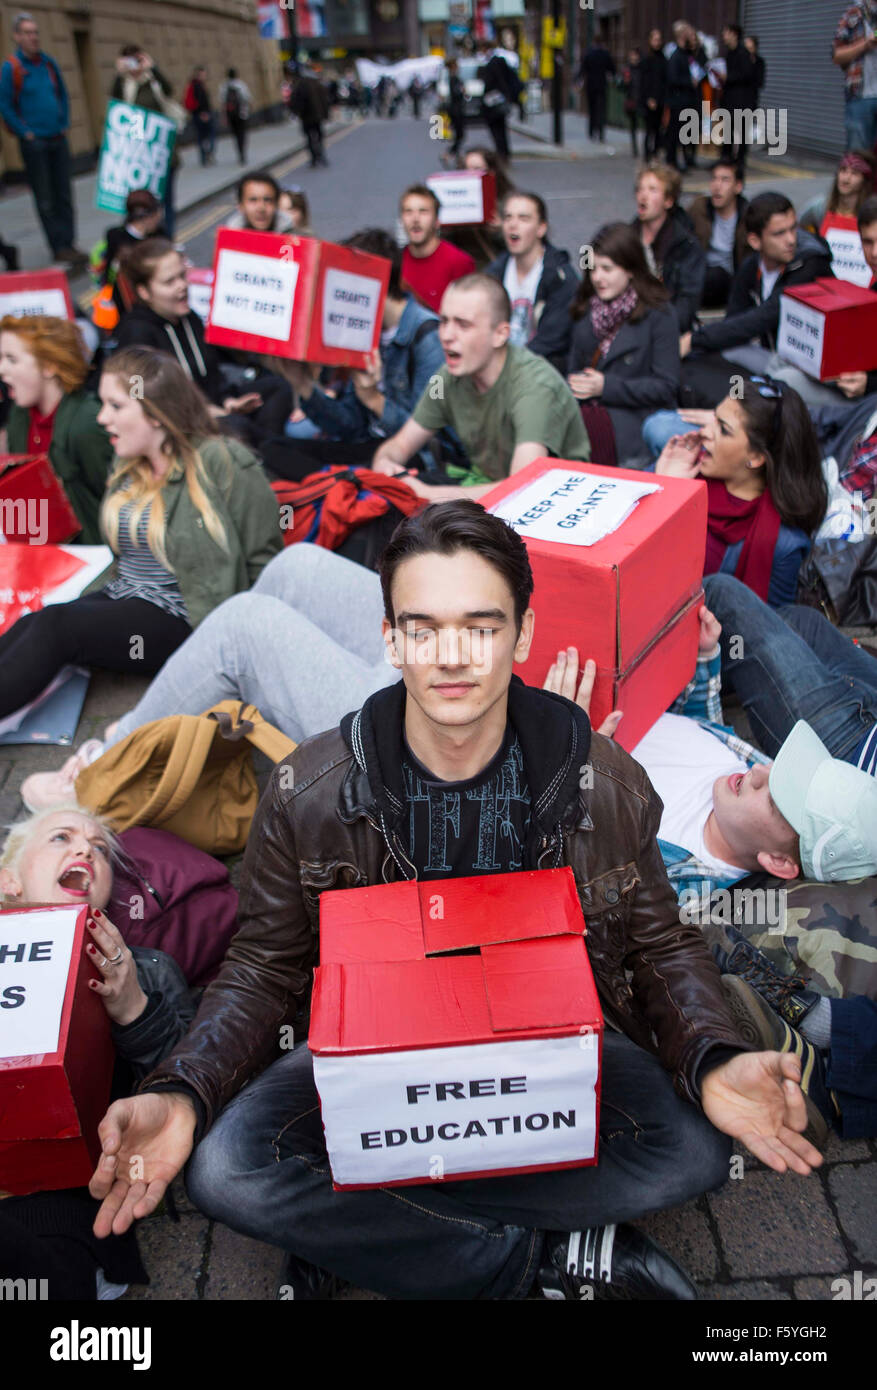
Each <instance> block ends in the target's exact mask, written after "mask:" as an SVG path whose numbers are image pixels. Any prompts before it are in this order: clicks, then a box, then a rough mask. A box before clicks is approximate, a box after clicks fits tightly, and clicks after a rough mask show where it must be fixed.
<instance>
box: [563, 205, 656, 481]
mask: <svg viewBox="0 0 877 1390" xmlns="http://www.w3.org/2000/svg"><path fill="white" fill-rule="evenodd" d="M591 254H592V257H593V267H592V269H589V270H586V271H585V275H584V279H583V281H582V284H581V286H580V287H579V290H578V294H577V295H576V298H575V300H574V301H573V304H572V309H571V314H572V318H573V320H574V322H575V327H574V329H573V336H572V345H571V347H570V352H569V359H568V361H567V364H566V371H567V381H568V383H569V388H570V390H571V391H572V393H573V395H574V396H575V397H576V399H577V400H580V401H583V402H585V403H586V404H585V405H584V408H583V414H584V419H585V424H586V427H587V430H588V438H589V439H590V441H591V457H592V458H593V460H594V462H595V463H601V464H608V465H610V466H611V465H613V464H616V463H619V464H621V465H622V467H624V468H638V467H644V466H645V465H646V464H647V463H648V462H649V451H648V448H647V447H646V445H645V444H644V443H643V438H642V425H643V421H644V420H645V418H646V416H647V415H648V414H649V413H650V412H651V411H653V410H655V409H656V408H659V407H660V406H662V405H663V406H672V405H674V404H675V403H676V400H677V397H678V393H679V341H678V340H679V329H678V325H677V322H676V314H675V312H674V311H673V308H672V306H671V305H670V304H669V302H668V301H669V295H668V292H667V290H666V288H665V287H664V286H663V285H662V284H661V282H660V280H658V279H656V278H655V276H654V275H652V273H651V271H650V270H649V268H648V266H647V265H646V259H645V256H644V255H643V248H642V243H641V242H640V239H639V237H638V236H637V235H636V232H634V231H633V230H632V228H630V227H628V226H627V225H626V224H625V223H624V222H612V223H610V224H609V225H608V226H606V227H601V229H600V231H599V232H598V233H597V235H596V236H595V237H594V239H593V242H592V244H591Z"/></svg>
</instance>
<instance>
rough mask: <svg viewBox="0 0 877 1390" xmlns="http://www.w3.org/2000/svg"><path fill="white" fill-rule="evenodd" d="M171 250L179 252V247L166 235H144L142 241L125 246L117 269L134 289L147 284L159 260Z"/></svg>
mask: <svg viewBox="0 0 877 1390" xmlns="http://www.w3.org/2000/svg"><path fill="white" fill-rule="evenodd" d="M172 251H176V252H177V253H178V254H179V253H180V248H179V247H178V246H174V243H173V242H172V241H168V240H167V238H166V237H162V236H151V237H146V238H145V239H144V240H143V241H138V242H135V244H134V245H133V246H126V247H125V249H124V251H123V252H122V254H121V256H120V257H119V270H120V271H121V272H122V274H123V275H124V276H125V279H126V280H128V281H129V283H130V284H131V285H132V286H133V288H134V289H135V290H136V289H137V288H138V287H139V286H141V285H144V286H147V285H148V284H149V282H150V280H151V279H152V277H153V275H154V274H155V267H156V266H157V265H158V263H159V261H160V260H162V258H163V257H164V256H169V255H170V253H171V252H172Z"/></svg>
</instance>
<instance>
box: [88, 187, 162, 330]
mask: <svg viewBox="0 0 877 1390" xmlns="http://www.w3.org/2000/svg"><path fill="white" fill-rule="evenodd" d="M161 217H162V207H161V203H160V202H159V201H158V199H157V198H155V197H153V195H152V194H151V193H150V191H149V189H148V188H135V189H134V191H133V192H132V193H129V194H128V197H127V199H126V202H125V221H124V222H123V223H122V224H121V226H118V225H117V226H113V227H108V228H107V230H106V234H105V236H104V238H103V240H102V241H98V242H96V243H95V245H94V246H93V247H92V251H91V257H90V268H91V274H92V278H93V279H94V281H95V282H96V284H97V286H98V288H99V289H103V288H104V286H106V285H110V286H111V287H112V293H113V303H114V304H115V306H116V309H117V311H118V313H120V314H124V312H125V310H126V309H130V308H131V304H132V302H133V297H132V290H131V288H130V286H127V285H126V284H125V279H124V276H123V277H122V279H121V280H119V260H120V258H121V255H122V252H123V251H125V250H127V248H128V247H129V246H136V245H137V244H138V242H141V241H145V240H146V239H147V238H148V237H151V236H155V237H163V238H164V239H165V240H167V239H168V235H167V229H166V228H165V227H164V226H163V225H162V221H161Z"/></svg>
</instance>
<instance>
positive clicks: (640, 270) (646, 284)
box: [569, 222, 670, 323]
mask: <svg viewBox="0 0 877 1390" xmlns="http://www.w3.org/2000/svg"><path fill="white" fill-rule="evenodd" d="M591 251H592V253H593V254H594V255H595V256H608V257H609V259H610V261H613V262H614V263H615V265H617V266H620V267H621V269H622V270H626V271H628V273H629V274H630V275H631V277H632V279H631V284H632V285H633V287H634V289H635V290H636V294H637V300H638V303H637V306H636V308H635V309H634V311H633V313H632V314H631V316H630V318H631V322H632V323H636V321H637V320H638V319H642V318H645V316H646V314H647V313H648V312H649V310H650V309H657V308H659V307H660V306H661V305H663V304H666V303H667V301H668V299H669V298H670V296H669V293H668V292H667V290H666V289H665V288H664V286H663V285H662V284H661V282H660V280H659V279H658V278H657V277H656V276H655V275H653V274H652V272H651V271H650V270H649V267H648V262H647V261H646V253H645V251H644V250H643V244H642V242H641V241H640V239H639V237H638V235H637V233H636V230H635V228H633V227H631V226H629V225H628V223H627V222H608V223H607V224H606V226H605V227H601V228H600V230H599V232H598V233H597V235H596V236H595V237H594V238H593V239H592V241H591ZM595 293H596V291H595V290H594V285H593V282H592V280H591V272H590V269H587V270H585V273H584V276H583V277H582V283H581V284H580V285H579V288H578V293H577V294H576V297H575V299H574V300H573V302H572V304H571V305H570V309H569V312H570V316H571V317H572V318H574V319H580V318H582V317H583V316H584V315H585V314H586V313H587V312H588V305H589V304H590V302H591V299H592V298H593V296H594V294H595Z"/></svg>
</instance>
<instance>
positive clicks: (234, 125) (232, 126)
mask: <svg viewBox="0 0 877 1390" xmlns="http://www.w3.org/2000/svg"><path fill="white" fill-rule="evenodd" d="M228 128H229V130H230V131H231V133H232V135H233V136H234V142H235V144H236V145H237V147H238V159H239V160H240V162H241V164H245V163H246V161H247V123H246V121H244V120H240V119H238V120H236V121H233V120H231V119H229V122H228Z"/></svg>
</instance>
